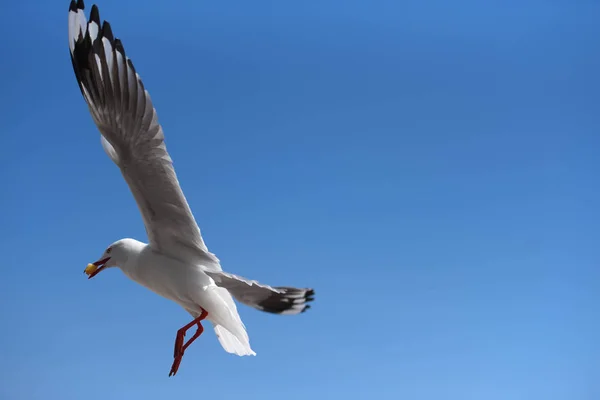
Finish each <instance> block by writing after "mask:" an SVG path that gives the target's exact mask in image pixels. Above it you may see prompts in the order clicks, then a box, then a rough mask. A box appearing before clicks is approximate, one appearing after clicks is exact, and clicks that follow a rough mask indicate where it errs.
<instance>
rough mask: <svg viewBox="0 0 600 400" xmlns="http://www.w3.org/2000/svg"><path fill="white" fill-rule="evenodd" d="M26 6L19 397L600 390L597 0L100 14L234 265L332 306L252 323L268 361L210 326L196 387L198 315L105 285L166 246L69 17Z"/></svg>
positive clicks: (13, 174) (18, 56) (17, 135)
mask: <svg viewBox="0 0 600 400" xmlns="http://www.w3.org/2000/svg"><path fill="white" fill-rule="evenodd" d="M63 3H64V4H63ZM27 5H28V6H29V7H31V8H30V9H29V10H28V11H26V9H25V8H24V6H23V5H22V4H20V3H18V2H12V1H11V2H2V3H1V4H0V13H1V15H3V16H5V18H4V20H3V23H2V24H0V36H1V37H3V38H4V39H3V40H2V41H0V53H1V54H3V55H4V58H3V60H4V61H3V62H2V63H0V73H1V75H0V76H1V78H0V84H1V88H2V90H1V91H0V106H1V109H2V131H1V133H0V134H1V135H2V142H3V146H4V151H3V157H2V160H3V162H2V164H1V169H0V179H1V180H2V184H3V188H4V189H3V190H2V196H1V197H0V201H1V205H2V210H3V211H1V213H0V226H2V230H1V232H0V235H1V236H0V251H1V253H2V255H3V260H2V264H1V265H2V279H0V313H1V314H0V315H1V318H2V329H1V330H0V354H1V355H2V356H1V357H0V358H1V361H0V376H2V381H3V383H2V384H1V385H0V398H3V399H11V400H12V399H27V400H29V399H31V400H33V399H44V400H46V399H54V398H56V399H63V400H68V399H77V400H79V399H84V398H85V399H87V400H93V399H106V398H110V399H133V398H143V399H148V400H152V399H165V398H174V397H175V396H187V397H194V398H196V397H204V396H211V397H213V398H218V399H220V398H223V399H225V398H234V396H242V395H243V396H245V398H248V399H254V398H266V399H270V398H279V397H281V396H283V397H285V398H286V400H295V399H306V398H314V399H328V398H344V399H371V398H378V399H400V398H404V399H411V400H439V399H448V400H454V399H456V400H468V399H473V400H479V399H481V400H505V399H508V400H519V399H526V400H537V399H539V400H592V399H597V398H599V397H600V384H599V383H598V382H600V376H599V375H600V373H599V372H598V371H599V370H600V369H599V363H598V359H600V346H599V345H598V337H599V335H600V324H599V322H598V317H599V316H600V283H599V282H600V272H599V269H598V263H599V261H600V257H599V255H598V250H597V249H598V242H599V240H600V234H599V233H598V225H599V222H600V218H599V217H600V216H599V212H598V204H599V202H600V189H599V186H598V180H597V174H598V171H599V167H600V166H599V164H600V162H599V161H598V158H597V153H598V149H599V146H600V135H599V132H600V117H599V115H600V114H599V110H600V96H599V93H600V78H599V71H600V53H599V52H598V47H597V42H598V38H599V37H600V25H599V24H598V20H599V18H600V5H598V3H597V2H592V1H586V0H574V1H560V0H548V1H531V0H522V1H490V2H478V1H473V0H467V1H462V2H460V3H452V4H450V2H446V1H416V0H411V1H382V0H370V1H368V2H367V1H350V0H345V1H341V0H320V1H318V2H317V1H313V2H289V1H282V2H273V1H262V0H253V1H251V2H248V1H242V0H230V1H228V2H208V1H196V0H193V1H192V0H181V1H178V2H176V3H175V2H172V1H165V2H162V1H142V0H131V1H127V2H122V1H121V0H103V1H101V2H100V3H99V6H100V14H101V18H103V19H104V18H105V19H107V20H109V21H110V22H111V24H112V26H113V30H114V32H115V34H116V36H118V37H120V38H122V40H123V42H124V46H125V49H126V51H127V53H128V55H129V56H130V57H131V58H132V59H133V62H134V63H135V65H136V68H137V70H138V72H139V73H140V75H141V76H142V79H143V81H144V83H145V85H146V88H147V89H148V90H149V91H150V93H151V95H152V98H153V101H154V104H155V106H156V107H157V110H158V115H159V119H160V121H161V123H162V125H163V127H164V130H165V134H166V137H167V145H168V149H169V151H170V153H171V155H172V157H173V159H174V162H175V167H176V169H177V172H178V175H179V178H180V181H181V183H182V187H183V189H184V192H185V194H186V196H187V198H188V201H189V203H190V205H191V207H192V209H193V211H194V214H195V216H196V218H197V220H198V222H199V225H200V227H201V229H202V233H203V235H204V238H205V240H206V242H207V244H208V246H209V248H210V249H211V251H213V252H215V253H216V254H217V255H218V256H219V258H220V259H221V260H222V263H223V266H224V268H225V269H226V270H229V271H231V272H235V273H238V274H240V275H243V276H247V277H249V278H253V279H258V280H260V281H262V282H265V283H268V284H273V285H295V286H311V287H314V288H315V289H316V293H317V295H316V301H315V303H314V306H313V308H312V309H311V310H310V312H307V313H305V314H303V315H300V316H297V317H282V316H276V315H269V314H265V313H260V312H258V311H256V310H253V309H250V308H248V307H245V306H240V307H239V308H240V313H241V315H242V318H243V319H244V321H245V323H246V326H247V328H248V331H249V334H250V338H251V343H252V345H253V348H254V350H255V351H256V352H257V354H258V355H257V357H253V358H248V357H246V358H239V357H235V356H233V355H229V354H227V353H225V352H224V351H223V350H222V348H221V347H220V345H219V344H218V342H217V340H216V338H215V335H214V333H213V331H212V329H207V330H206V332H205V334H204V335H203V336H202V337H201V339H199V340H198V341H197V342H196V343H195V344H194V345H193V346H192V347H190V349H189V350H188V352H187V353H186V356H185V357H184V359H183V363H182V366H181V369H180V371H179V373H178V375H177V376H176V377H175V378H168V376H167V375H168V372H169V368H170V366H171V362H172V353H173V340H174V337H175V333H176V330H177V329H178V328H179V327H181V326H182V325H184V324H185V323H187V322H188V320H189V316H188V314H187V313H186V312H185V311H184V310H182V309H180V308H179V307H178V306H177V305H176V304H174V303H171V302H169V301H167V300H165V299H163V298H161V297H158V296H157V295H155V294H153V293H151V292H149V291H148V290H146V289H144V288H142V287H141V286H138V285H136V284H135V283H133V282H131V281H129V280H128V279H127V278H126V277H125V276H124V275H123V274H122V273H120V272H119V271H118V270H111V271H110V272H107V273H105V274H102V275H100V276H98V278H97V279H94V280H92V281H88V280H86V279H85V276H84V274H83V272H82V271H83V268H84V266H85V265H86V264H87V263H88V262H90V261H94V260H96V259H97V257H99V256H100V255H101V253H102V251H103V250H104V248H105V247H106V245H108V244H110V243H111V242H113V241H114V240H116V239H119V238H121V237H135V238H137V239H140V240H146V235H145V231H144V227H143V225H142V221H141V218H140V215H139V213H138V211H137V207H136V205H135V202H134V200H133V198H132V196H131V194H130V193H129V191H128V188H127V186H126V185H125V183H124V181H123V180H122V178H121V176H120V174H119V171H118V170H117V168H116V167H115V166H114V165H113V164H112V163H111V161H110V160H109V159H108V157H107V156H106V155H105V154H104V153H103V151H102V148H101V146H100V141H99V134H98V131H97V129H96V127H95V126H94V125H93V122H92V119H91V117H90V115H89V113H88V110H87V107H86V105H85V103H84V100H83V98H82V97H81V94H80V92H79V89H78V87H77V84H76V81H75V77H74V74H73V71H72V67H71V62H70V59H69V53H68V43H67V9H68V1H67V0H64V1H61V2H57V1H52V2H49V1H44V2H42V1H30V2H27ZM87 5H88V10H89V8H90V7H91V3H89V2H88V4H87Z"/></svg>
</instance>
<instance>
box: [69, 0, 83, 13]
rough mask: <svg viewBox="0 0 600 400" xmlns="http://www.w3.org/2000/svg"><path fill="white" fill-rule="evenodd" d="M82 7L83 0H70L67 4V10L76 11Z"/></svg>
mask: <svg viewBox="0 0 600 400" xmlns="http://www.w3.org/2000/svg"><path fill="white" fill-rule="evenodd" d="M84 9H85V4H83V0H77V1H75V0H71V3H70V4H69V11H73V12H77V11H79V10H84Z"/></svg>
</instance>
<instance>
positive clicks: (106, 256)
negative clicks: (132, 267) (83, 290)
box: [83, 239, 137, 279]
mask: <svg viewBox="0 0 600 400" xmlns="http://www.w3.org/2000/svg"><path fill="white" fill-rule="evenodd" d="M130 242H133V239H121V240H118V241H116V242H114V243H113V244H111V245H110V246H108V247H107V248H106V250H104V253H103V254H102V256H101V257H100V258H99V259H98V261H95V262H93V263H91V264H88V265H87V267H85V270H84V271H83V272H85V273H86V274H87V275H88V279H91V278H93V277H94V276H96V275H98V274H99V273H100V271H104V270H105V269H107V268H111V267H116V266H120V267H122V266H124V265H125V263H126V262H127V259H128V258H129V255H130V254H131V252H132V247H133V245H132V243H130ZM136 242H137V241H136Z"/></svg>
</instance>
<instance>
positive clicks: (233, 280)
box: [206, 271, 315, 315]
mask: <svg viewBox="0 0 600 400" xmlns="http://www.w3.org/2000/svg"><path fill="white" fill-rule="evenodd" d="M206 273H207V274H208V275H209V276H210V277H211V278H213V280H214V281H215V283H216V284H217V286H220V287H223V288H225V289H227V290H228V291H229V292H230V293H231V294H232V295H233V297H235V298H236V300H237V301H239V302H240V303H243V304H246V305H248V306H250V307H254V308H256V309H258V310H261V311H265V312H269V313H273V314H282V315H294V314H299V313H302V312H304V311H306V310H308V309H309V308H310V305H309V304H307V303H309V302H311V301H313V299H314V295H315V291H314V290H313V289H299V288H294V287H288V286H275V287H271V286H268V285H265V284H262V283H259V282H257V281H254V280H250V279H246V278H242V277H241V276H237V275H234V274H230V273H228V272H223V271H206Z"/></svg>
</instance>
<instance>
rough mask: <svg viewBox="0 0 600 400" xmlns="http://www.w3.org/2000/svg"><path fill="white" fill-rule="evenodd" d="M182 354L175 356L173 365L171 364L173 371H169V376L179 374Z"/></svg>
mask: <svg viewBox="0 0 600 400" xmlns="http://www.w3.org/2000/svg"><path fill="white" fill-rule="evenodd" d="M181 357H182V356H181V355H180V356H177V357H175V360H174V361H173V365H172V366H171V372H169V376H175V374H177V370H178V369H179V364H181Z"/></svg>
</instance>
